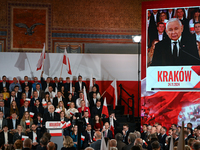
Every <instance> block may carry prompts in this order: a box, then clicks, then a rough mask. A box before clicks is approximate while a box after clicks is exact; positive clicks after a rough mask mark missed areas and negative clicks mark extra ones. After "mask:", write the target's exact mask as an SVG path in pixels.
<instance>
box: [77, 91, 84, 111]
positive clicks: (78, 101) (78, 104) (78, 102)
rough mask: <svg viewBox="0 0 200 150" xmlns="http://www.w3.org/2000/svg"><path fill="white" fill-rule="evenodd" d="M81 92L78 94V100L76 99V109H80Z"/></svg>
mask: <svg viewBox="0 0 200 150" xmlns="http://www.w3.org/2000/svg"><path fill="white" fill-rule="evenodd" d="M83 96H84V95H83V92H80V93H79V98H77V99H76V108H79V107H81V101H82V100H83Z"/></svg>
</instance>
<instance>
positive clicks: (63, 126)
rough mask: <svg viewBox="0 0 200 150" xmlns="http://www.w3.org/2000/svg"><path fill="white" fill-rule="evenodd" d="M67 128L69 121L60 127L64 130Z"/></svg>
mask: <svg viewBox="0 0 200 150" xmlns="http://www.w3.org/2000/svg"><path fill="white" fill-rule="evenodd" d="M69 126H71V121H68V122H65V123H64V124H63V125H62V128H63V129H65V128H68V127H69Z"/></svg>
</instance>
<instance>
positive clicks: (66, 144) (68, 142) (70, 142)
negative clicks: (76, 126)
mask: <svg viewBox="0 0 200 150" xmlns="http://www.w3.org/2000/svg"><path fill="white" fill-rule="evenodd" d="M63 146H64V147H66V148H68V147H73V146H74V142H73V140H72V138H71V137H70V136H66V137H65V138H64V141H63Z"/></svg>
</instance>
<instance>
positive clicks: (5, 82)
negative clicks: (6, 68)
mask: <svg viewBox="0 0 200 150" xmlns="http://www.w3.org/2000/svg"><path fill="white" fill-rule="evenodd" d="M6 80H7V77H6V76H5V75H3V76H2V82H0V92H2V91H3V88H4V87H6V88H7V91H8V90H9V86H10V84H9V82H7V81H6Z"/></svg>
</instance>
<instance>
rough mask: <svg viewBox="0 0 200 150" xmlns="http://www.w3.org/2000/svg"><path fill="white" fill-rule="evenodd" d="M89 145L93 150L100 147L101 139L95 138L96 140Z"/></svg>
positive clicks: (98, 149)
mask: <svg viewBox="0 0 200 150" xmlns="http://www.w3.org/2000/svg"><path fill="white" fill-rule="evenodd" d="M90 147H92V148H94V149H95V150H100V149H101V140H97V141H96V142H94V143H92V144H90Z"/></svg>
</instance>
